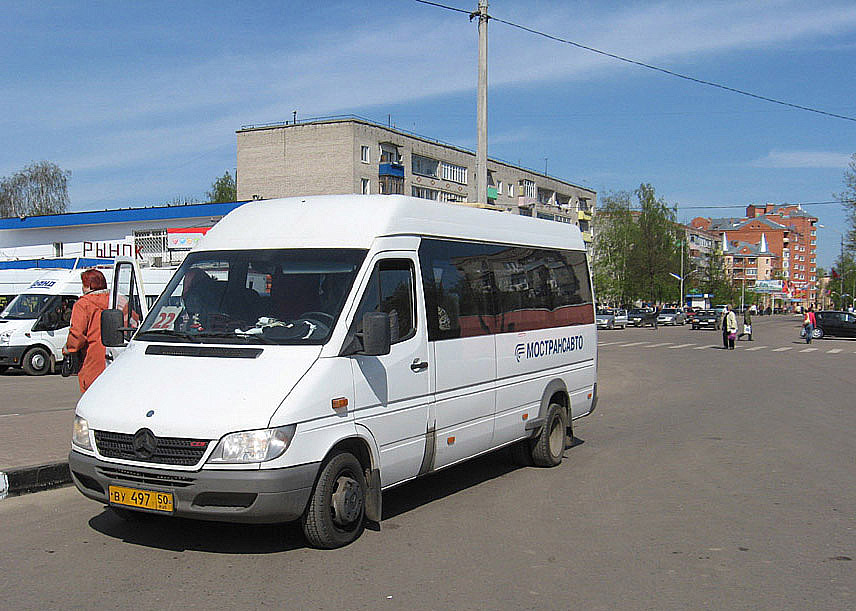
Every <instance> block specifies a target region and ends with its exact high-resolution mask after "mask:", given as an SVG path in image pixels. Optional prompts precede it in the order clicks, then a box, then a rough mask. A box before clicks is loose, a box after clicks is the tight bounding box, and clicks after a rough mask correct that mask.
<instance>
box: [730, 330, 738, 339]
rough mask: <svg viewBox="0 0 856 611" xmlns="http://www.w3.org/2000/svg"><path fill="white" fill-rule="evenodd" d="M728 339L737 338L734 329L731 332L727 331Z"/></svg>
mask: <svg viewBox="0 0 856 611" xmlns="http://www.w3.org/2000/svg"><path fill="white" fill-rule="evenodd" d="M728 339H732V340H733V339H737V332H736V331H732V332H731V333H729V334H728Z"/></svg>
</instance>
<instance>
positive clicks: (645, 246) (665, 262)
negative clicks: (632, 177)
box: [627, 184, 686, 302]
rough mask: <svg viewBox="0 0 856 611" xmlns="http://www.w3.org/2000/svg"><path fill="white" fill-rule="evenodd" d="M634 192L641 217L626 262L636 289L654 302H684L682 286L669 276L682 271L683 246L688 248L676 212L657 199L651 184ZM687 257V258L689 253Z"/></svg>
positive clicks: (642, 186) (663, 201)
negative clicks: (681, 293) (681, 292)
mask: <svg viewBox="0 0 856 611" xmlns="http://www.w3.org/2000/svg"><path fill="white" fill-rule="evenodd" d="M635 194H636V198H637V200H638V201H639V216H638V218H637V221H636V226H637V230H636V235H635V240H634V241H633V245H632V246H630V252H629V258H628V261H627V270H628V273H629V274H630V277H631V279H632V280H633V282H634V284H635V292H636V293H637V294H638V295H640V296H643V297H645V298H647V299H648V300H650V301H655V302H662V301H681V300H682V298H680V297H679V295H678V293H679V292H680V288H679V286H680V285H679V284H678V282H677V281H676V280H675V279H674V278H673V277H672V276H670V275H669V274H670V273H676V272H679V271H680V257H681V248H682V247H683V248H685V244H684V240H683V237H684V232H683V230H682V229H680V226H679V225H678V222H677V212H676V210H675V208H670V207H669V205H668V204H667V203H666V202H665V200H663V199H657V197H656V194H655V192H654V187H652V186H651V185H650V184H642V185H640V186H639V188H638V189H636V191H635ZM684 256H685V260H686V253H684ZM676 297H678V299H676Z"/></svg>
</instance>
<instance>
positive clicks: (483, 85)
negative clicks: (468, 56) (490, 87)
mask: <svg viewBox="0 0 856 611" xmlns="http://www.w3.org/2000/svg"><path fill="white" fill-rule="evenodd" d="M475 16H478V18H479V90H478V108H477V112H478V150H477V151H476V198H477V201H478V202H479V203H481V204H486V203H487V20H488V16H487V0H479V9H478V11H477V12H476V13H473V14H472V15H470V19H472V18H473V17H475Z"/></svg>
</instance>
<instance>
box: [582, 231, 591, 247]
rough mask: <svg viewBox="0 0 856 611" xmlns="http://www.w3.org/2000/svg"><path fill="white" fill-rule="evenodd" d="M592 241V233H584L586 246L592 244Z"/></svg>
mask: <svg viewBox="0 0 856 611" xmlns="http://www.w3.org/2000/svg"><path fill="white" fill-rule="evenodd" d="M591 239H592V235H591V231H583V242H585V243H586V244H591Z"/></svg>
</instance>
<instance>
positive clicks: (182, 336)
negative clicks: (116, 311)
mask: <svg viewBox="0 0 856 611" xmlns="http://www.w3.org/2000/svg"><path fill="white" fill-rule="evenodd" d="M146 335H156V336H158V337H157V339H178V340H181V341H183V342H189V343H191V344H198V343H199V340H198V339H196V335H195V334H193V335H191V334H190V333H185V332H184V331H173V330H172V329H149V330H148V331H140V332H139V333H138V334H137V337H136V339H143V338H144V337H145V336H146Z"/></svg>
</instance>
